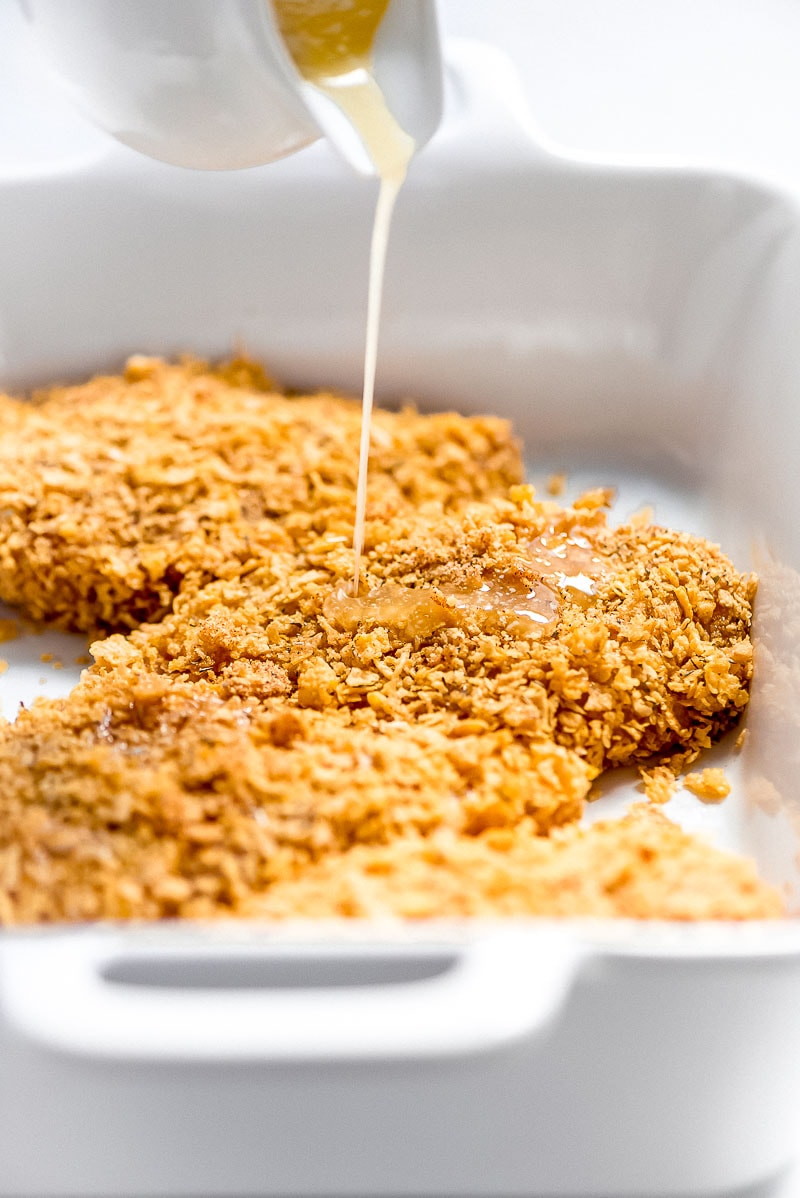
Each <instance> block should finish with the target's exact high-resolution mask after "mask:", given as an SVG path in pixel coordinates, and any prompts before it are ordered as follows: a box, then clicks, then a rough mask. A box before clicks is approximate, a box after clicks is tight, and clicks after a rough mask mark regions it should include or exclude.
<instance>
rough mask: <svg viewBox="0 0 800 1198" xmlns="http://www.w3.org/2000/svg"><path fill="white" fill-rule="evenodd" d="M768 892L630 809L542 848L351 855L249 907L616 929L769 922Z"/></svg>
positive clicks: (501, 842) (435, 843)
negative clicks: (638, 923)
mask: <svg viewBox="0 0 800 1198" xmlns="http://www.w3.org/2000/svg"><path fill="white" fill-rule="evenodd" d="M782 913H783V901H782V899H781V896H780V894H779V893H778V891H777V890H775V889H773V888H772V887H771V886H767V885H765V884H764V883H763V882H762V881H760V879H759V878H758V875H757V873H756V869H755V866H754V865H753V863H752V862H750V861H746V860H744V859H742V858H739V857H734V856H732V855H731V854H729V853H723V852H720V851H719V850H717V849H714V848H712V847H711V846H710V845H708V844H705V843H704V842H703V841H702V840H699V839H698V838H697V837H694V836H690V835H689V834H688V833H686V832H684V831H683V830H682V829H681V828H679V827H678V826H677V825H676V824H674V823H672V822H671V821H670V820H668V819H667V818H666V817H665V816H664V815H663V814H662V813H661V812H659V811H658V810H657V809H655V808H652V807H645V806H644V805H639V806H637V807H635V808H634V809H633V810H632V811H631V813H630V814H629V815H628V816H626V817H625V818H623V819H618V820H606V821H603V822H602V823H596V824H592V825H591V826H589V827H582V826H580V825H577V824H571V825H569V826H568V827H566V828H559V829H557V830H556V831H554V832H553V833H552V834H551V835H550V836H549V837H542V836H537V835H535V834H534V832H533V831H532V830H531V829H530V828H529V827H527V826H526V825H520V826H519V827H517V828H516V829H514V831H513V832H510V831H509V830H508V829H500V830H491V831H489V832H486V833H484V834H483V835H482V836H478V837H474V838H471V839H470V838H467V837H463V836H460V837H457V836H453V835H452V834H451V833H450V832H449V831H448V830H445V831H441V832H436V833H434V834H433V835H432V836H431V837H429V838H428V839H422V838H421V837H413V838H411V837H409V838H405V839H402V840H397V841H395V842H394V843H393V844H392V845H391V846H386V845H359V846H357V847H356V848H354V849H352V851H351V852H349V853H347V854H345V855H343V856H338V857H326V858H325V859H323V860H322V861H320V862H319V863H317V864H315V865H313V866H311V867H310V868H309V869H308V870H306V871H305V872H304V873H303V874H302V875H301V876H299V877H297V878H288V879H285V880H283V881H280V882H277V883H276V884H275V886H273V887H272V888H271V889H270V890H268V891H267V892H266V893H265V894H263V895H255V894H254V895H252V896H251V898H250V899H249V900H248V902H247V903H246V904H245V906H244V909H243V914H245V915H249V916H255V917H260V918H262V919H288V918H297V917H302V918H305V919H327V918H359V919H386V918H387V917H389V918H401V919H430V918H433V917H444V918H450V919H460V918H465V917H467V918H474V917H476V916H477V917H480V916H484V917H486V916H488V917H498V916H501V917H502V916H526V915H528V916H531V915H535V916H547V917H550V918H562V917H564V916H577V917H587V916H590V917H598V918H604V917H605V918H623V919H673V920H700V919H734V920H740V919H774V918H778V917H779V916H780V915H781V914H782Z"/></svg>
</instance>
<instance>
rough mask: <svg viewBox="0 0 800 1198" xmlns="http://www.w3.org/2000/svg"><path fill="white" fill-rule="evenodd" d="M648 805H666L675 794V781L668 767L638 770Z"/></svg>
mask: <svg viewBox="0 0 800 1198" xmlns="http://www.w3.org/2000/svg"><path fill="white" fill-rule="evenodd" d="M640 774H641V778H642V782H643V784H644V793H645V797H646V799H647V801H648V803H657V804H659V805H661V804H663V803H668V802H669V800H670V799H671V798H672V796H673V794H674V793H675V787H676V779H675V775H674V773H673V772H672V770H671V769H670V768H669V766H668V765H657V766H654V767H653V768H652V769H643V770H640Z"/></svg>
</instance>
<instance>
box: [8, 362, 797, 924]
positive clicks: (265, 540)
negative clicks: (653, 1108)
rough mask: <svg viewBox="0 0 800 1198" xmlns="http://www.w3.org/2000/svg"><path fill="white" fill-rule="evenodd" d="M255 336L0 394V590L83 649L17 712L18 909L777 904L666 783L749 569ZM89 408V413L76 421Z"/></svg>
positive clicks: (727, 909) (351, 912)
mask: <svg viewBox="0 0 800 1198" xmlns="http://www.w3.org/2000/svg"><path fill="white" fill-rule="evenodd" d="M270 387H271V385H270V384H269V383H268V381H267V380H266V379H265V378H264V376H263V374H259V372H258V370H257V369H256V368H254V367H253V366H252V364H249V363H244V362H239V363H231V364H229V365H228V366H227V367H224V368H221V369H220V370H217V371H214V370H210V369H208V368H207V367H205V366H203V365H202V364H199V363H184V364H183V365H182V366H180V367H170V366H166V365H165V364H164V363H162V362H160V361H158V360H155V359H133V360H131V362H130V363H129V366H128V370H127V374H126V377H125V378H124V379H107V378H105V379H96V380H94V381H93V382H91V383H89V384H86V385H85V386H84V387H77V388H67V389H60V390H55V391H52V392H49V393H47V394H46V395H45V396H43V397H41V398H40V400H39V402H38V403H37V404H36V405H34V406H33V407H32V408H25V407H24V406H23V405H22V404H20V403H19V402H18V401H15V400H10V399H0V420H1V421H2V422H3V427H4V429H5V431H6V437H5V439H4V447H3V451H2V457H0V512H2V513H3V514H2V516H1V517H0V597H4V598H6V599H7V600H10V601H12V602H17V603H19V604H20V605H21V606H22V607H23V609H24V610H25V612H26V613H27V614H28V615H31V616H34V617H45V616H46V617H48V618H51V619H54V620H55V621H56V622H58V623H60V624H62V625H70V626H77V627H83V628H90V627H92V626H96V625H98V624H99V625H105V626H106V627H123V628H131V627H133V626H134V625H136V624H137V623H139V622H140V621H143V620H148V621H150V622H148V623H143V624H142V625H141V627H138V628H135V629H134V631H131V632H129V633H127V634H126V635H122V634H118V635H113V636H110V637H108V638H107V639H106V640H103V641H100V642H98V643H97V644H96V645H95V646H94V647H93V652H94V655H95V658H96V662H95V665H93V666H92V667H91V669H89V670H87V671H86V672H85V673H84V675H83V678H82V680H81V682H80V683H79V685H78V686H77V687H76V688H75V690H74V691H73V692H72V694H71V695H70V696H69V697H68V698H67V699H64V700H59V701H55V702H53V701H43V700H40V701H38V702H37V703H36V704H35V705H34V706H33V708H32V709H31V710H29V711H25V712H23V713H22V714H21V715H20V716H19V718H18V719H17V721H16V723H15V724H13V725H5V726H2V727H0V923H9V924H26V923H37V922H47V921H52V920H84V919H95V918H123V919H125V918H144V919H157V918H164V917H171V916H180V917H187V918H199V917H202V918H205V917H209V918H213V917H218V916H225V915H241V916H247V917H264V918H286V917H291V916H304V917H312V918H314V917H317V916H320V917H324V916H348V917H350V916H365V917H372V916H386V915H388V916H397V917H401V918H428V917H434V916H457V917H460V916H474V915H487V916H497V915H501V916H503V915H544V916H553V915H559V916H560V915H595V916H609V915H614V916H628V917H633V918H669V919H701V918H730V919H744V918H765V917H773V916H776V915H778V914H780V912H781V910H782V904H781V899H780V897H779V896H778V894H777V893H776V892H775V891H773V890H772V889H771V888H769V887H767V886H766V885H764V884H763V883H761V882H760V881H759V880H758V879H757V877H756V874H755V871H754V868H753V866H752V865H751V864H750V863H747V862H745V861H742V860H740V859H738V858H735V857H732V856H729V855H727V854H724V853H720V852H717V851H716V850H715V849H713V848H711V847H710V846H708V845H705V844H703V843H702V842H701V841H699V840H696V839H694V838H692V837H690V836H688V835H687V834H685V833H684V832H682V831H681V830H680V829H679V828H677V827H676V826H675V825H673V824H671V823H670V822H669V821H668V820H667V819H666V818H665V817H664V816H663V815H661V814H660V813H658V812H655V811H653V810H652V809H650V810H637V811H635V812H634V813H633V814H632V815H631V816H630V817H628V818H626V819H624V820H621V821H607V822H605V823H601V824H596V825H594V826H592V827H590V828H583V827H580V826H579V824H578V821H579V819H580V816H581V812H582V809H583V802H584V798H585V796H586V793H587V791H588V788H589V785H590V782H591V780H592V779H593V778H594V777H596V776H597V775H598V774H599V773H600V772H601V771H603V770H605V769H608V768H612V767H615V766H618V765H624V764H629V763H635V764H638V765H639V766H640V767H641V768H642V769H643V770H644V773H645V776H646V778H647V779H648V793H649V795H650V797H651V799H652V800H653V801H665V800H666V799H667V798H668V797H669V794H670V792H671V789H672V788H671V785H670V783H669V779H667V777H666V773H667V770H666V767H665V766H664V765H663V764H662V765H661V766H659V765H658V764H657V762H658V761H660V762H662V763H669V766H670V767H671V769H674V768H675V767H676V766H677V765H683V764H684V763H686V762H688V761H691V760H693V759H694V758H695V757H696V756H697V755H698V753H699V752H701V751H702V749H704V748H705V747H707V746H708V745H709V744H710V743H711V742H712V741H713V740H714V739H715V738H716V737H718V736H719V734H721V733H722V732H723V731H725V730H726V729H727V728H728V727H729V726H731V725H732V724H733V723H734V722H735V721H736V719H737V718H738V716H739V714H740V713H741V711H742V709H743V708H744V706H745V704H746V702H747V698H748V688H749V683H750V678H751V673H752V646H751V643H750V639H749V631H750V619H751V604H752V599H753V594H754V589H755V582H754V580H753V579H752V578H751V577H749V576H746V575H741V574H739V573H738V572H737V571H736V570H735V569H734V567H733V566H732V564H731V563H730V562H729V561H728V559H727V558H726V557H725V556H724V555H723V554H722V553H721V552H720V551H719V550H718V549H717V548H716V547H715V546H713V545H709V544H708V543H707V542H705V541H703V540H701V539H699V538H697V537H691V536H688V535H685V534H681V533H674V532H670V531H668V530H665V529H663V528H660V527H659V526H657V525H653V524H651V523H648V522H647V520H646V519H644V518H640V519H638V520H633V521H632V522H630V523H629V524H627V525H623V526H621V527H619V528H610V527H609V525H608V521H607V510H606V509H607V507H608V503H609V501H610V495H609V494H608V493H606V492H603V491H597V492H590V493H589V494H587V495H584V496H583V497H581V498H580V499H579V500H577V501H576V503H575V504H574V506H573V507H567V508H564V507H561V506H559V505H558V504H556V503H555V502H554V501H552V500H544V501H541V500H539V499H537V497H536V496H535V495H534V493H533V491H532V489H531V488H530V487H526V486H522V485H511V486H510V488H509V484H515V483H516V480H517V478H518V477H519V458H518V453H517V450H516V446H515V444H514V442H513V440H512V439H511V436H510V433H509V430H508V428H507V426H506V425H505V424H504V422H502V421H492V420H480V419H473V420H465V419H464V418H462V417H457V416H437V417H422V416H419V415H417V414H416V413H412V412H404V413H400V414H397V415H391V414H388V413H379V414H378V415H377V418H376V426H375V435H374V437H373V455H372V459H371V470H372V475H371V477H372V482H371V492H370V517H371V518H370V520H369V522H368V525H367V539H366V557H365V561H364V568H363V571H362V578H363V585H362V591H361V593H360V594H359V596H357V597H353V596H351V595H350V594H349V591H348V584H349V581H350V579H351V577H352V572H353V556H352V550H351V548H350V537H351V532H352V520H353V506H354V505H353V491H354V482H355V470H356V456H355V455H356V443H357V430H358V423H359V419H360V416H359V412H358V408H357V406H356V405H353V404H352V403H351V402H349V401H346V400H343V399H341V398H338V397H333V396H330V395H321V396H315V397H301V398H298V399H289V398H287V397H285V396H282V395H279V394H277V393H276V392H275V391H274V390H271V389H270ZM78 417H79V418H78Z"/></svg>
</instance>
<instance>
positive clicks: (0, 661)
mask: <svg viewBox="0 0 800 1198" xmlns="http://www.w3.org/2000/svg"><path fill="white" fill-rule="evenodd" d="M7 669H8V662H7V661H6V659H5V658H4V657H0V674H5V672H6V670H7Z"/></svg>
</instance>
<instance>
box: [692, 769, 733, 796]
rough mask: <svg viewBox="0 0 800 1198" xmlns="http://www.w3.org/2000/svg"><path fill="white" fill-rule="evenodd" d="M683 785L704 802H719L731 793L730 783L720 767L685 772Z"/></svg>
mask: <svg viewBox="0 0 800 1198" xmlns="http://www.w3.org/2000/svg"><path fill="white" fill-rule="evenodd" d="M683 786H684V789H685V790H689V791H691V793H692V794H694V795H697V797H698V799H702V800H703V802H704V803H721V802H722V800H723V799H726V798H727V797H728V795H729V794H730V793H731V784H730V782H729V781H728V779H727V778H726V777H725V771H724V770H722V769H705V770H701V771H700V773H696V774H687V775H686V777H685V778H684V779H683Z"/></svg>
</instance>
